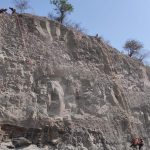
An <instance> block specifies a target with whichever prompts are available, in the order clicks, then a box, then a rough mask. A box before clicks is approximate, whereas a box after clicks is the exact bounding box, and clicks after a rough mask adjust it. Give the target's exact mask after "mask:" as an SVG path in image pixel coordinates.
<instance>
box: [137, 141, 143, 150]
mask: <svg viewBox="0 0 150 150" xmlns="http://www.w3.org/2000/svg"><path fill="white" fill-rule="evenodd" d="M138 145H139V150H141V148H142V147H143V145H144V142H143V139H142V138H140V139H139V144H138Z"/></svg>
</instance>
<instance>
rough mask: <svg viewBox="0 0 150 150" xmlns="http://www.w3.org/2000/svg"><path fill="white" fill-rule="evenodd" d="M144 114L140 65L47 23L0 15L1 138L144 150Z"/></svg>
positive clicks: (149, 72)
mask: <svg viewBox="0 0 150 150" xmlns="http://www.w3.org/2000/svg"><path fill="white" fill-rule="evenodd" d="M149 115H150V69H149V68H147V67H145V66H144V65H143V64H142V63H140V62H138V61H137V60H134V59H132V58H129V57H128V56H125V55H122V54H121V53H119V52H118V51H117V50H116V49H114V48H112V47H111V46H109V45H107V44H106V43H105V42H104V41H102V40H100V39H98V38H96V37H92V36H87V35H83V34H81V33H77V32H75V31H72V30H70V29H67V28H66V27H64V26H63V25H61V24H59V23H57V22H54V21H50V20H48V19H47V18H44V17H38V16H33V15H30V14H23V15H18V14H15V15H9V14H1V15H0V122H1V128H2V132H4V133H5V134H7V135H8V138H14V137H18V136H25V137H26V138H27V139H29V140H30V141H32V143H34V144H40V145H44V144H45V143H46V144H47V143H49V142H51V143H53V145H55V144H54V141H58V143H59V147H60V149H65V150H67V148H68V149H70V150H71V149H72V150H74V149H75V147H76V149H88V150H129V149H130V147H129V146H130V141H131V139H132V137H135V136H140V137H142V138H143V139H144V143H145V145H144V147H143V149H144V150H149V149H150V144H149V143H150V135H149V131H150V126H149V124H150V119H149V118H150V116H149ZM29 131H30V132H29ZM27 133H28V136H27ZM38 133H39V134H38ZM37 134H38V136H37ZM39 138H40V139H42V140H39ZM46 144H45V145H46ZM56 145H57V144H56ZM51 146H52V144H51ZM77 147H78V148H77ZM54 149H56V148H54Z"/></svg>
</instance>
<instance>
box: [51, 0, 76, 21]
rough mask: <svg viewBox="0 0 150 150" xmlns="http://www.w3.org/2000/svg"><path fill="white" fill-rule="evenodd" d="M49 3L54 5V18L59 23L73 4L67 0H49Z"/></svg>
mask: <svg viewBox="0 0 150 150" xmlns="http://www.w3.org/2000/svg"><path fill="white" fill-rule="evenodd" d="M50 3H51V4H52V5H54V6H55V9H54V10H55V11H56V14H57V15H58V16H57V17H55V18H56V20H57V21H59V22H60V23H63V22H64V19H65V18H66V16H67V14H69V13H71V12H72V11H73V6H72V5H71V4H70V3H69V2H68V0H50Z"/></svg>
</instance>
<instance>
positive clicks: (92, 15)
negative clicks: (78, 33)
mask: <svg viewBox="0 0 150 150" xmlns="http://www.w3.org/2000/svg"><path fill="white" fill-rule="evenodd" d="M49 1H50V0H30V5H31V7H32V9H30V10H28V11H27V12H29V13H32V14H35V15H40V16H47V14H48V12H52V11H53V7H52V6H51V5H50V3H49ZM69 2H70V3H71V4H72V5H73V7H74V11H73V13H71V14H70V15H68V19H69V20H71V21H72V22H75V23H79V24H80V25H81V26H82V27H83V28H85V29H86V30H87V33H88V34H89V35H96V34H97V33H98V35H99V36H102V37H103V38H104V39H105V40H106V41H109V42H110V43H111V45H112V46H113V47H115V48H117V49H118V50H120V51H122V50H123V45H124V43H125V42H126V41H127V40H129V39H135V40H138V41H140V42H141V43H142V44H143V45H144V49H145V51H150V0H69ZM9 6H13V0H0V7H1V8H3V7H7V8H8V7H9ZM146 61H149V63H150V57H149V58H147V60H146Z"/></svg>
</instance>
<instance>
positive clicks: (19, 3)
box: [13, 0, 30, 13]
mask: <svg viewBox="0 0 150 150" xmlns="http://www.w3.org/2000/svg"><path fill="white" fill-rule="evenodd" d="M13 1H14V5H15V8H16V9H17V11H18V12H20V13H24V12H25V11H26V10H27V9H29V8H30V5H29V0H13Z"/></svg>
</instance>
